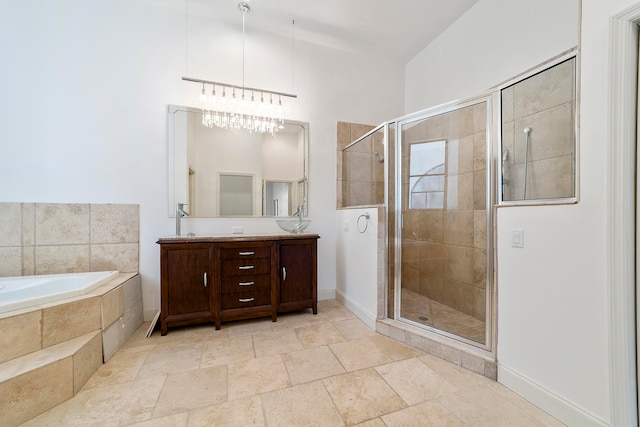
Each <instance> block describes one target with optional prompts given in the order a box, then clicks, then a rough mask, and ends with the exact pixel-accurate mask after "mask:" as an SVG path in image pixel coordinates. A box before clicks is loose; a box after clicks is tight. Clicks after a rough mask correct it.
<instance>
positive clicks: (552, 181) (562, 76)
mask: <svg viewBox="0 0 640 427" xmlns="http://www.w3.org/2000/svg"><path fill="white" fill-rule="evenodd" d="M572 55H573V56H572ZM568 56H569V57H568V58H567V57H566V56H565V57H561V58H559V59H558V60H557V61H555V62H554V63H552V65H551V66H549V64H546V65H545V66H544V68H543V69H542V70H540V69H539V70H536V71H534V72H533V73H532V74H530V75H528V76H527V77H526V78H524V79H521V80H519V81H517V82H515V83H513V84H511V85H510V86H507V87H504V88H503V89H502V90H501V91H500V95H501V104H502V107H501V116H502V139H501V151H500V153H501V154H500V158H499V159H498V160H499V161H498V165H499V168H500V178H501V185H500V187H499V190H500V193H501V199H500V200H501V203H502V204H507V203H511V204H516V203H518V204H519V203H523V202H525V203H526V202H529V201H540V200H544V201H545V203H573V202H575V201H576V182H577V180H576V158H577V156H576V151H577V143H576V141H577V138H576V100H577V95H576V93H577V90H576V87H577V86H576V82H577V78H576V72H577V68H576V57H575V53H572V54H569V55H568Z"/></svg>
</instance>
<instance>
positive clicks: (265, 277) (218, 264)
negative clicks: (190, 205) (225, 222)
mask: <svg viewBox="0 0 640 427" xmlns="http://www.w3.org/2000/svg"><path fill="white" fill-rule="evenodd" d="M318 238H319V236H318V235H317V234H285V235H280V234H278V235H251V236H249V235H247V236H237V235H231V236H228V235H225V236H202V237H167V238H161V239H159V240H158V242H157V243H158V244H160V269H161V278H160V280H161V286H160V287H161V294H160V295H161V308H160V333H161V334H162V335H166V334H167V329H168V328H169V327H171V326H180V325H189V324H195V323H208V322H211V323H215V327H216V329H220V326H221V323H222V322H227V321H232V320H241V319H249V318H254V317H267V316H271V320H272V321H274V322H275V321H276V320H277V314H278V313H280V312H285V311H292V310H302V309H306V308H311V309H312V311H313V314H316V313H317V312H318V291H317V241H318Z"/></svg>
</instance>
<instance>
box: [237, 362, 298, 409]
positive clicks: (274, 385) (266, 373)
mask: <svg viewBox="0 0 640 427" xmlns="http://www.w3.org/2000/svg"><path fill="white" fill-rule="evenodd" d="M290 385H291V380H290V379H289V375H288V374H287V370H286V368H285V366H284V362H283V361H282V357H281V356H279V355H278V356H269V357H261V358H259V359H251V360H244V361H241V362H232V363H230V364H229V400H234V399H240V398H243V397H249V396H253V395H256V394H261V393H265V392H267V391H272V390H279V389H281V388H285V387H289V386H290Z"/></svg>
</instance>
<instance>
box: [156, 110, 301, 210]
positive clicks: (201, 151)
mask: <svg viewBox="0 0 640 427" xmlns="http://www.w3.org/2000/svg"><path fill="white" fill-rule="evenodd" d="M167 118H168V142H169V143H168V149H169V153H168V159H169V160H168V180H169V182H168V187H169V198H168V199H169V206H168V208H169V216H171V217H173V216H175V211H176V204H177V203H186V204H187V207H186V210H187V212H189V215H190V216H192V217H204V218H214V217H234V216H243V217H260V216H291V215H294V214H295V213H296V212H297V211H298V210H301V211H302V213H303V215H307V213H308V203H307V198H308V169H309V168H308V165H309V156H308V153H309V126H308V124H307V123H303V122H295V121H285V123H284V124H283V127H282V129H280V130H279V131H278V132H277V133H276V134H275V135H274V136H271V135H270V134H267V133H265V134H261V133H248V132H245V131H239V132H237V133H234V132H233V131H229V130H224V129H219V128H216V127H214V128H209V127H206V126H203V125H202V111H201V110H200V109H197V108H190V107H183V106H177V105H170V106H169V109H168V114H167Z"/></svg>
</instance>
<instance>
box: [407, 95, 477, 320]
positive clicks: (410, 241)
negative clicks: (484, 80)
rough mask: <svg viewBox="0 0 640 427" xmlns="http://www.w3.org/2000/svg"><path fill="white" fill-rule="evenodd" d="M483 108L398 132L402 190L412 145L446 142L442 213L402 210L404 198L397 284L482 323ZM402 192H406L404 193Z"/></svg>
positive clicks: (462, 112)
mask: <svg viewBox="0 0 640 427" xmlns="http://www.w3.org/2000/svg"><path fill="white" fill-rule="evenodd" d="M486 117H487V110H486V104H485V103H481V104H476V105H472V106H469V107H466V108H462V109H459V110H456V111H452V112H450V113H446V114H441V115H438V116H434V117H431V118H428V119H425V120H422V121H420V122H418V123H417V124H415V125H413V126H412V127H409V128H407V129H403V131H404V141H403V144H404V145H403V150H402V152H403V153H404V154H403V164H404V165H405V167H404V172H403V188H406V185H407V184H408V182H409V178H408V172H407V170H408V167H407V166H408V165H409V158H408V156H407V153H408V152H409V150H408V145H409V144H411V143H417V142H425V141H437V140H445V141H446V147H447V155H446V162H447V166H446V177H445V193H446V195H445V206H444V209H442V208H440V209H407V206H406V204H407V197H405V198H404V199H403V203H404V204H405V206H403V209H402V210H403V212H404V226H403V236H402V242H403V243H402V245H403V246H402V251H403V257H402V286H403V287H406V288H408V289H410V290H412V291H414V292H417V293H419V294H421V295H424V296H427V297H429V298H430V299H432V300H434V301H437V302H439V303H442V304H444V305H446V306H448V307H451V308H454V309H456V310H458V311H461V312H463V313H465V314H468V315H471V316H473V317H475V318H477V319H480V320H485V312H486V282H487V280H486V274H487V269H486V264H487V250H486V247H487V240H486V238H487V213H486V194H487V193H486V191H487V188H486V181H487V178H486V173H487V171H486V121H487V120H486ZM404 191H405V193H406V190H404Z"/></svg>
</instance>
